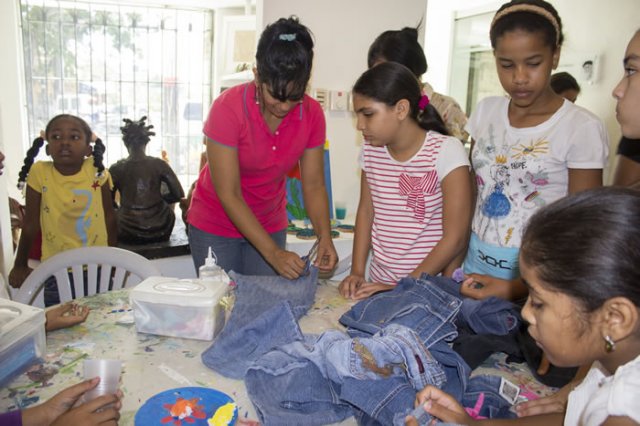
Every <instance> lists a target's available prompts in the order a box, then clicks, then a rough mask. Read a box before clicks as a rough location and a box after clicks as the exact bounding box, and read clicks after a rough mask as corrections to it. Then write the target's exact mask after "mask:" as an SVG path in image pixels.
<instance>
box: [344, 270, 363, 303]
mask: <svg viewBox="0 0 640 426" xmlns="http://www.w3.org/2000/svg"><path fill="white" fill-rule="evenodd" d="M362 284H364V277H363V276H362V275H355V274H350V275H349V276H348V277H346V278H345V279H343V280H342V282H341V283H340V285H339V286H338V291H340V295H341V296H342V297H345V298H347V299H351V298H352V297H353V296H354V295H355V294H356V291H357V290H358V289H359V288H360V286H361V285H362Z"/></svg>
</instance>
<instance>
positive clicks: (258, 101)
mask: <svg viewBox="0 0 640 426" xmlns="http://www.w3.org/2000/svg"><path fill="white" fill-rule="evenodd" d="M255 99H256V105H260V88H259V87H258V85H257V84H256V97H255Z"/></svg>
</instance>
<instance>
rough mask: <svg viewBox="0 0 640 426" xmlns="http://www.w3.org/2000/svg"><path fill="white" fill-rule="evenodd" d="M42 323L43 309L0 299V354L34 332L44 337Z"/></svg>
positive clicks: (43, 321)
mask: <svg viewBox="0 0 640 426" xmlns="http://www.w3.org/2000/svg"><path fill="white" fill-rule="evenodd" d="M44 323H45V315H44V310H43V309H40V308H36V307H34V306H29V305H24V304H22V303H18V302H14V301H12V300H7V299H0V352H2V351H4V350H5V349H6V348H7V347H9V346H11V345H13V344H15V343H16V342H17V341H18V340H19V339H21V338H23V337H24V336H27V335H30V334H33V333H34V332H39V331H41V332H42V334H43V335H44Z"/></svg>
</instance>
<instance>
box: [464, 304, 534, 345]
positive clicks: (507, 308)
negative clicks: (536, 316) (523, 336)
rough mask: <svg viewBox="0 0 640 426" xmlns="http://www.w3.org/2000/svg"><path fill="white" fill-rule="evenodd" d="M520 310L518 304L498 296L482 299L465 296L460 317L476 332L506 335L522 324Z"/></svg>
mask: <svg viewBox="0 0 640 426" xmlns="http://www.w3.org/2000/svg"><path fill="white" fill-rule="evenodd" d="M518 311H519V309H518V307H517V306H516V305H514V304H513V303H511V302H508V301H506V300H504V299H499V298H497V297H489V298H486V299H482V300H475V299H469V298H465V299H464V300H463V301H462V306H461V308H460V315H459V317H458V318H459V319H463V320H464V321H465V322H466V324H468V325H469V328H471V329H472V330H473V331H474V332H475V333H476V334H493V335H496V336H504V335H506V334H509V333H511V332H512V331H513V330H515V329H517V328H518V326H519V325H520V322H521V318H520V314H519V312H518Z"/></svg>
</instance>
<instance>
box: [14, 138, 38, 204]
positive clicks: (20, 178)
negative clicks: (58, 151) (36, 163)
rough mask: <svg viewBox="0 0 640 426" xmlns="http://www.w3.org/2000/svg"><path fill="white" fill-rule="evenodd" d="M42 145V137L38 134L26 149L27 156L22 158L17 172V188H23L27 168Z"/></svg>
mask: <svg viewBox="0 0 640 426" xmlns="http://www.w3.org/2000/svg"><path fill="white" fill-rule="evenodd" d="M42 145H44V138H43V137H42V136H38V137H37V138H35V139H34V140H33V143H32V144H31V147H30V148H29V150H28V151H27V156H26V157H25V158H24V165H23V166H22V169H20V173H19V174H18V189H19V190H20V191H22V190H23V189H24V183H25V182H26V180H27V176H29V170H31V166H32V165H33V160H34V159H35V158H36V157H37V156H38V152H40V148H42Z"/></svg>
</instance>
